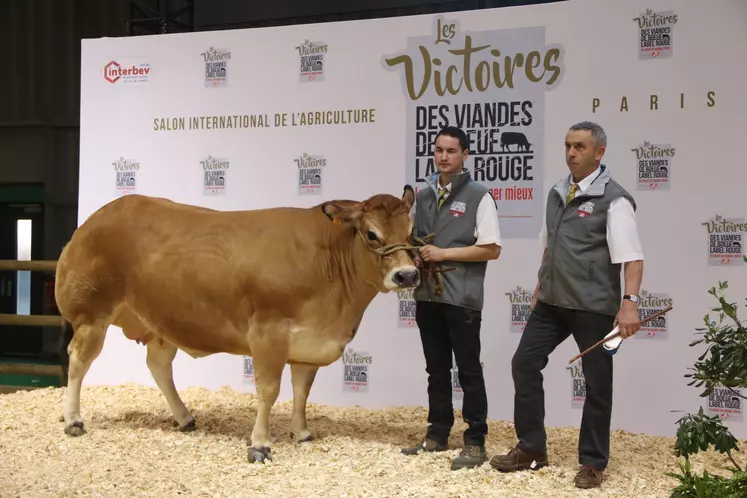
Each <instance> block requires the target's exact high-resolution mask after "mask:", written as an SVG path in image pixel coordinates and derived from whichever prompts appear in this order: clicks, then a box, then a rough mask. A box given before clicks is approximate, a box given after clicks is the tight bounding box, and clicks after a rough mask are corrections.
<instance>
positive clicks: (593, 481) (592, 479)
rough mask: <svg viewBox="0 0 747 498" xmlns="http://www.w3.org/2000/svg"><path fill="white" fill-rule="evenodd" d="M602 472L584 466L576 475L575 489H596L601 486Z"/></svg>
mask: <svg viewBox="0 0 747 498" xmlns="http://www.w3.org/2000/svg"><path fill="white" fill-rule="evenodd" d="M603 478H604V472H603V471H601V470H599V469H595V468H594V467H589V466H588V465H584V466H582V467H581V469H580V470H579V471H578V474H576V487H577V488H582V489H589V488H598V487H600V486H601V485H602V479H603Z"/></svg>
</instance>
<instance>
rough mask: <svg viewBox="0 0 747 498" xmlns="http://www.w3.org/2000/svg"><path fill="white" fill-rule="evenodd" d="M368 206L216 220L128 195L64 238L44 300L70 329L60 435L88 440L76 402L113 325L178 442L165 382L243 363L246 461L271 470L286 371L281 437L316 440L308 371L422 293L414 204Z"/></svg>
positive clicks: (170, 384) (216, 214) (261, 212)
mask: <svg viewBox="0 0 747 498" xmlns="http://www.w3.org/2000/svg"><path fill="white" fill-rule="evenodd" d="M414 195H415V194H414V191H413V189H412V187H410V186H409V185H408V186H406V187H405V191H404V193H403V195H402V197H401V198H398V197H395V196H392V195H389V194H379V195H374V196H372V197H370V198H369V199H367V200H365V201H351V200H339V201H329V202H324V203H321V204H318V205H316V206H314V207H311V208H291V207H277V208H267V209H257V210H243V211H217V210H213V209H208V208H205V207H198V206H192V205H187V204H182V203H177V202H174V201H172V200H169V199H165V198H158V197H149V196H145V195H139V194H131V195H126V196H123V197H120V198H118V199H116V200H114V201H111V202H109V203H107V204H105V205H104V206H102V207H101V208H99V209H98V210H97V211H96V212H94V213H93V214H92V215H91V216H90V217H88V219H87V220H86V221H85V222H84V223H83V224H82V225H81V226H80V227H79V228H78V229H77V230H76V231H75V232H74V233H73V236H72V237H71V239H70V241H69V242H68V244H67V245H66V246H65V247H64V248H63V250H62V252H61V254H60V257H59V260H58V264H57V269H56V280H55V298H56V301H57V306H58V309H59V312H60V314H61V315H62V317H63V318H64V319H65V320H66V321H68V322H69V323H70V324H71V326H72V328H73V331H74V332H73V337H72V340H71V341H70V343H69V345H68V354H69V369H68V383H67V392H66V398H65V400H64V410H63V415H62V421H64V424H65V428H64V432H65V433H66V434H68V435H69V436H80V435H83V434H85V432H86V431H85V427H84V422H83V418H82V417H81V415H80V391H81V385H82V383H83V378H84V376H85V375H86V373H87V372H88V369H89V368H90V366H91V363H92V362H93V361H94V360H95V359H96V357H97V356H98V355H99V353H100V352H101V350H102V347H103V344H104V338H105V335H106V332H107V329H108V327H109V326H110V325H114V326H117V327H119V328H121V329H122V331H123V333H124V335H125V336H126V337H127V338H128V339H131V340H134V341H137V342H139V343H142V344H145V347H146V348H147V354H146V364H147V366H148V368H149V370H150V372H151V374H152V376H153V379H154V380H155V382H156V385H157V386H158V388H159V389H160V390H161V392H162V393H163V395H164V397H165V398H166V401H167V403H168V405H169V408H170V410H171V413H172V415H173V417H174V419H175V424H176V425H178V426H179V429H180V430H182V431H192V430H194V429H195V419H194V417H193V416H192V414H191V413H190V412H189V410H188V409H187V407H186V406H185V405H184V403H183V402H182V400H181V398H180V397H179V394H178V393H177V391H176V388H175V386H174V380H173V370H172V361H173V359H174V357H175V355H176V353H177V350H179V349H181V350H182V351H184V352H186V353H187V354H189V355H190V356H191V357H193V358H202V357H206V356H209V355H212V354H216V353H229V354H235V355H246V356H251V357H252V358H253V362H254V368H255V380H256V389H257V399H258V409H257V418H256V421H255V424H254V427H253V430H252V433H251V436H250V441H249V444H248V445H249V448H248V459H249V461H251V462H265V461H266V460H272V452H271V448H270V439H269V420H270V412H271V409H272V406H273V405H274V403H275V401H276V400H277V397H278V392H279V390H280V381H281V375H282V372H283V369H284V367H285V365H290V371H291V380H292V385H293V415H292V421H291V437H293V438H295V439H296V440H297V441H299V442H305V441H311V440H313V435H312V433H311V431H309V429H308V428H307V422H306V401H307V399H308V396H309V391H310V389H311V386H312V384H313V382H314V378H315V376H316V373H317V370H318V369H319V368H320V367H323V366H327V365H330V364H331V363H333V362H335V361H337V360H338V359H339V358H340V357H341V356H342V354H343V351H344V349H345V347H346V345H347V344H348V343H349V342H350V341H351V340H352V339H353V338H354V337H355V335H356V332H357V331H358V327H359V325H360V323H361V320H362V318H363V315H364V313H365V311H366V309H367V307H368V305H369V304H370V303H371V301H372V300H373V299H374V298H375V297H376V296H377V295H378V293H388V292H390V291H404V290H407V289H412V288H414V287H416V286H417V285H419V282H420V272H419V270H418V268H417V267H416V266H415V264H414V261H413V259H412V258H413V256H414V253H411V251H413V250H414V249H415V248H414V247H413V246H412V245H410V240H411V234H412V221H411V220H410V217H409V212H410V208H411V207H412V204H413V201H414Z"/></svg>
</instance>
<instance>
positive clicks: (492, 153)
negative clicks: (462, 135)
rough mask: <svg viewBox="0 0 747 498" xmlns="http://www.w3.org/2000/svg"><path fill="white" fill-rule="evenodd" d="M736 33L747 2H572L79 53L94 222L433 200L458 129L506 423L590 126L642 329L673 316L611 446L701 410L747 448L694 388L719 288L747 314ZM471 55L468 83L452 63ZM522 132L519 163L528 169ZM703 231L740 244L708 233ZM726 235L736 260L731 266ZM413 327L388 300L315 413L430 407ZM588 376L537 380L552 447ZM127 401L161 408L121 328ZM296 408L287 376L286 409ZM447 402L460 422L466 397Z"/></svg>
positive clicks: (499, 406) (228, 361)
mask: <svg viewBox="0 0 747 498" xmlns="http://www.w3.org/2000/svg"><path fill="white" fill-rule="evenodd" d="M745 22H747V2H744V1H743V0H712V1H709V2H703V1H702V0H679V1H674V0H647V1H639V0H629V1H626V2H619V1H613V0H604V1H600V0H593V1H592V0H575V1H570V2H564V3H556V4H548V5H540V6H531V7H517V8H504V9H497V10H482V11H476V12H462V13H454V14H448V15H444V16H417V17H407V18H392V19H381V20H370V21H358V22H345V23H329V24H317V25H307V26H291V27H277V28H270V29H253V30H235V31H215V32H202V33H192V34H183V35H160V36H144V37H135V38H120V39H97V40H84V41H83V45H82V88H81V96H82V103H81V166H80V204H79V206H80V214H79V222H80V223H82V222H83V221H84V220H85V219H86V218H87V217H88V216H89V215H90V214H91V213H92V212H93V211H94V210H96V209H97V208H99V207H100V206H101V205H103V204H105V203H106V202H109V201H110V200H112V199H114V198H115V197H116V196H118V195H124V194H127V193H129V192H138V193H143V194H150V195H156V196H164V197H168V198H171V199H173V200H175V201H181V202H186V203H191V204H198V205H203V206H209V207H212V208H217V209H224V210H235V209H253V208H264V207H269V206H301V207H309V206H312V205H315V204H317V203H320V202H322V201H324V200H328V199H333V198H357V199H363V198H366V197H368V196H370V195H372V194H374V193H379V192H388V193H392V194H395V195H399V194H401V192H402V188H403V185H404V184H405V183H406V182H407V183H411V184H414V185H416V186H418V187H422V186H423V183H422V177H423V175H424V174H425V173H426V172H428V160H429V154H430V149H429V148H428V144H429V143H430V142H432V140H433V136H434V134H435V131H436V130H437V129H438V128H439V127H440V126H442V125H444V124H446V123H447V122H448V123H449V124H461V125H463V126H464V127H465V129H467V130H469V133H470V136H471V137H472V139H473V143H472V149H473V150H474V151H475V154H474V155H473V156H472V157H471V158H470V159H469V161H468V163H467V166H468V167H469V168H470V169H473V171H474V175H475V178H476V179H478V180H480V181H484V182H485V184H486V185H488V187H489V188H491V189H492V191H493V192H494V194H495V197H496V199H497V202H498V207H499V210H500V224H501V230H502V235H503V253H502V255H501V258H500V259H499V260H498V261H497V262H491V263H490V265H489V269H488V275H487V280H486V283H485V286H486V292H487V296H486V306H485V310H484V314H483V328H482V338H483V353H482V358H483V362H484V368H485V375H486V382H487V389H488V394H489V410H490V413H489V416H490V418H494V419H495V418H500V419H509V420H510V419H511V418H512V414H513V384H512V380H511V367H510V360H511V356H512V355H513V353H514V351H515V349H516V346H517V344H518V341H519V338H520V336H521V330H522V328H523V320H524V319H525V317H526V311H527V306H528V302H529V299H530V295H529V293H530V292H531V290H532V289H533V288H534V285H535V283H536V275H537V269H538V265H539V262H540V255H541V247H540V243H539V238H538V235H539V232H540V227H541V223H542V212H543V206H544V203H545V199H546V197H547V192H548V191H549V189H550V188H551V186H552V185H553V184H554V183H555V182H556V181H557V180H559V179H560V178H561V177H562V176H563V175H565V174H567V168H566V165H565V162H564V146H563V140H564V136H565V132H566V130H567V129H568V127H569V126H570V125H572V124H573V123H575V122H578V121H582V120H593V121H596V122H598V123H600V124H601V125H602V126H603V127H604V128H605V129H606V131H607V133H608V141H609V142H608V149H607V153H606V155H605V157H604V163H605V164H607V165H608V166H609V167H610V168H611V170H612V174H613V176H614V177H615V178H616V179H617V180H618V181H619V182H620V183H621V184H622V185H624V186H625V187H626V188H628V189H629V190H630V191H631V193H633V195H634V196H635V198H636V201H637V204H638V219H639V220H640V234H641V238H642V242H643V246H644V251H645V258H646V263H645V272H644V280H643V289H644V291H645V292H646V293H647V294H648V296H649V297H648V298H646V299H645V301H644V309H645V310H647V311H646V312H648V313H650V312H651V310H652V309H654V310H655V309H660V308H662V307H665V306H666V305H667V304H669V303H672V304H673V305H674V310H673V311H672V312H670V313H669V315H668V316H667V318H666V320H661V321H660V322H659V323H657V324H655V325H656V326H657V328H652V329H650V330H644V331H642V332H641V333H639V334H638V335H637V336H636V338H634V339H631V340H629V341H626V342H625V343H624V344H623V346H622V348H621V350H620V351H619V353H618V354H617V356H616V357H615V405H614V413H613V418H612V423H613V426H614V428H621V429H625V430H629V431H638V432H646V433H650V434H665V435H671V434H673V433H674V431H675V430H676V426H675V425H674V422H675V420H676V419H677V418H678V417H679V416H680V414H679V413H672V410H690V411H696V410H697V408H698V406H700V404H701V403H702V404H704V405H705V406H706V407H707V408H708V409H709V410H711V412H712V413H722V414H723V416H724V417H726V418H727V420H728V423H729V424H731V425H732V428H733V430H734V431H735V433H736V434H737V435H739V436H740V437H745V436H747V430H746V429H745V426H744V425H743V423H742V410H741V408H740V406H741V405H737V406H732V405H731V404H729V403H728V401H729V399H728V396H727V397H726V401H722V400H714V401H717V403H713V404H714V405H716V406H713V407H710V408H709V402H708V400H706V399H703V398H699V397H698V394H699V391H698V390H697V389H695V388H691V387H687V386H686V379H684V378H683V374H685V373H686V372H687V368H688V367H689V366H691V365H692V362H693V361H694V360H695V358H696V357H697V356H698V354H699V352H698V351H695V350H693V349H692V348H689V347H688V343H689V342H690V341H691V340H692V339H693V338H694V335H693V334H694V329H695V328H696V327H700V326H701V324H702V317H703V316H704V314H705V313H707V312H708V311H709V309H710V308H711V307H712V305H713V304H714V303H715V301H713V300H712V298H711V297H710V296H709V295H708V293H707V290H708V288H709V287H710V286H712V285H714V284H716V283H717V282H718V281H719V280H728V281H729V282H730V284H731V285H730V294H729V296H730V298H731V300H732V301H736V300H739V301H742V298H743V297H745V296H746V295H747V278H746V277H747V268H745V266H744V265H743V264H742V263H741V259H740V258H739V257H738V256H739V255H740V254H742V249H741V247H737V246H734V245H733V242H734V241H737V242H740V243H741V242H743V241H742V237H743V236H744V232H745V230H747V226H745V225H744V224H743V223H744V219H745V217H746V216H747V206H746V205H745V202H744V199H743V198H742V193H743V184H744V181H743V180H744V179H745V173H744V167H745V164H746V163H745V160H744V153H743V148H742V147H740V144H741V143H743V142H742V141H743V140H744V138H743V135H744V130H745V128H744V124H743V118H744V116H745V115H747V99H746V98H745V91H744V81H745V79H747V69H745V66H744V65H743V64H741V63H740V61H741V60H742V57H741V56H742V52H743V48H744V47H745V46H747V30H745V29H744V25H745ZM468 37H469V40H468ZM467 43H471V46H472V50H473V52H472V53H471V54H470V60H469V61H467V62H465V56H464V55H463V53H461V54H460V52H458V51H459V50H464V48H465V45H466V44H467ZM455 52H456V53H455ZM424 57H427V58H428V59H424ZM424 60H427V61H428V64H426V63H425V62H424ZM410 61H411V62H410ZM511 67H513V72H512V76H509V77H508V80H507V72H508V71H510V68H511ZM527 67H528V68H529V69H530V70H529V71H527V70H526V68H527ZM428 69H430V72H431V73H430V79H428V77H427V76H426V77H425V78H426V79H425V82H424V79H423V78H424V74H426V70H428ZM465 70H466V74H465ZM408 71H410V73H411V75H410V80H409V81H410V83H409V84H410V86H411V88H412V90H409V89H408V88H409V87H408ZM410 91H412V95H411V94H410ZM449 92H451V93H449ZM421 94H422V95H421ZM320 120H321V122H320ZM516 132H518V133H521V134H523V137H525V139H526V142H527V143H526V144H525V145H526V147H522V148H521V149H520V150H518V151H517V145H516V144H519V145H522V144H524V138H523V137H522V136H519V135H510V133H516ZM486 137H487V138H486ZM502 142H503V144H504V145H505V143H506V142H508V144H509V147H508V149H506V148H504V147H502ZM641 172H643V173H641ZM654 187H655V188H654ZM724 220H727V221H728V223H727V224H724ZM711 221H713V222H714V224H716V225H718V226H719V227H722V226H726V231H725V232H723V231H714V232H713V233H709V230H708V226H707V224H708V223H709V222H711ZM132 222H133V223H137V220H132ZM739 223H742V224H741V225H740V224H739ZM719 230H721V229H720V228H719ZM723 235H732V236H733V237H732V238H726V239H724V240H727V239H728V244H726V245H732V247H734V249H729V251H731V252H732V253H735V254H730V253H728V252H724V251H725V249H721V248H720V247H722V246H724V244H720V242H719V240H720V238H719V237H718V236H723ZM712 236H717V237H715V238H714V237H712ZM712 243H713V244H714V245H713V248H715V249H714V251H715V252H714V253H713V254H711V249H712V246H711V244H712ZM267 257H268V258H271V257H272V255H271V254H268V255H267ZM184 292H189V289H184ZM410 304H411V303H410ZM411 310H412V307H411V306H410V305H409V304H408V301H407V300H403V301H402V302H400V300H399V299H398V296H397V295H396V294H389V295H380V296H379V297H377V298H376V299H375V300H374V302H373V303H372V305H371V306H370V308H369V309H368V311H367V313H366V315H365V316H364V320H363V323H362V325H361V327H360V331H359V333H358V335H357V336H356V338H355V340H354V341H353V342H352V344H351V345H350V350H349V351H348V352H346V355H345V357H344V358H342V359H340V361H338V362H337V363H335V364H333V365H331V366H329V367H327V368H324V369H322V370H321V371H320V373H319V375H318V377H317V381H316V383H315V385H314V388H313V390H312V393H311V397H310V401H311V402H316V403H328V404H332V405H361V406H366V407H387V406H393V405H423V406H427V396H426V373H425V363H424V360H423V355H422V350H421V345H420V339H419V335H418V331H417V328H416V327H415V325H414V323H413V320H410V319H409V318H408V316H407V313H408V312H410V311H411ZM577 352H578V349H577V346H576V345H575V343H574V342H573V339H572V338H571V339H569V340H568V341H566V342H565V343H564V344H562V345H561V346H560V347H559V348H558V349H557V350H556V351H555V353H554V354H553V355H552V358H551V361H550V364H549V365H548V367H547V368H546V370H545V372H544V373H545V392H546V407H547V418H546V423H547V424H548V425H572V426H576V425H578V424H579V423H580V420H581V403H582V401H583V389H582V387H583V382H582V381H581V380H580V377H579V375H580V368H578V367H574V368H569V367H568V361H569V359H570V358H571V357H572V356H573V355H574V354H576V353H577ZM355 355H357V356H355ZM361 357H369V358H368V360H361V359H360V358H361ZM346 362H347V364H348V366H350V365H355V364H358V365H363V366H362V367H360V368H359V369H358V370H355V369H348V370H346V369H345V364H346ZM346 371H347V372H348V376H347V377H346V376H345V375H346V374H345V373H346ZM360 371H365V372H366V375H365V378H364V377H363V376H362V375H361V374H360V373H356V372H360ZM175 378H176V383H177V387H178V388H179V389H183V388H186V387H188V386H205V387H207V388H219V387H221V386H225V385H227V386H231V387H232V388H234V389H238V390H245V391H250V392H251V391H253V390H254V387H253V385H252V376H251V361H249V360H247V359H244V358H241V357H238V356H229V355H215V356H212V357H209V358H205V359H200V360H194V359H192V358H190V357H189V356H187V355H186V354H183V353H181V352H180V353H179V355H178V356H177V359H176V361H175ZM122 382H137V383H141V384H145V385H153V386H154V385H155V383H154V381H153V380H152V378H151V376H150V373H149V371H148V369H147V367H146V364H145V349H144V347H143V346H140V345H138V344H136V343H134V342H131V341H128V340H126V339H125V338H124V336H123V335H122V334H121V332H120V331H119V329H116V328H115V327H112V328H111V329H110V331H109V334H108V335H107V339H106V343H105V347H104V350H103V352H102V354H101V356H100V357H99V359H98V360H97V361H96V362H95V363H94V364H93V367H92V368H91V370H90V373H89V374H88V376H87V378H86V384H117V383H122ZM579 388H581V389H579ZM291 398H292V391H291V386H290V376H289V372H288V370H286V372H285V376H284V380H283V387H282V391H281V396H280V400H288V399H291ZM454 398H455V407H457V408H459V407H460V401H459V399H460V392H459V389H458V385H455V386H454ZM84 403H85V401H84ZM732 408H736V409H732ZM719 410H720V411H719ZM423 424H424V426H425V420H424V421H423Z"/></svg>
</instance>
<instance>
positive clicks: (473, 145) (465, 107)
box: [382, 17, 564, 239]
mask: <svg viewBox="0 0 747 498" xmlns="http://www.w3.org/2000/svg"><path fill="white" fill-rule="evenodd" d="M562 61H563V49H562V48H561V47H560V46H558V45H550V46H548V45H546V43H545V28H544V27H530V28H517V29H505V30H488V31H466V30H465V31H462V30H461V29H460V27H459V23H458V22H456V21H450V20H447V19H445V18H443V17H437V18H436V19H435V21H434V32H433V34H431V35H425V36H415V37H410V38H408V44H407V48H406V49H405V50H404V51H403V52H401V53H397V54H393V55H387V56H384V57H383V58H382V64H383V65H384V67H385V68H387V69H388V70H389V71H397V72H398V73H399V75H400V77H401V81H402V87H403V91H404V94H405V96H406V98H407V101H408V102H407V118H406V119H407V123H406V126H407V128H406V129H407V138H406V143H407V149H406V155H405V158H406V159H405V164H406V165H407V166H406V175H405V182H406V183H409V184H411V185H414V186H415V188H416V191H417V190H419V189H420V188H423V187H424V186H425V185H426V184H425V178H426V177H427V176H429V175H431V174H432V173H434V172H436V171H437V170H436V169H435V166H434V161H433V144H434V141H435V138H436V134H437V133H438V131H439V129H440V128H442V127H443V126H447V125H452V126H458V127H460V128H462V129H463V130H464V131H465V133H467V136H468V137H469V140H470V144H469V149H470V154H471V156H470V157H471V159H469V160H468V164H465V166H466V167H467V168H470V166H471V168H470V169H471V171H472V178H473V179H474V180H475V181H477V182H479V183H481V184H482V185H484V186H486V187H487V188H488V189H490V193H491V195H492V196H493V198H494V199H495V200H496V202H497V204H498V208H499V210H500V213H501V214H500V216H501V218H502V219H503V221H502V224H501V233H502V234H503V235H504V237H506V238H529V239H531V238H537V237H538V236H539V233H540V229H541V224H542V215H543V207H544V199H543V198H542V197H543V194H542V192H543V187H542V180H543V175H544V170H545V168H544V162H545V159H544V153H543V148H542V144H543V143H544V142H545V137H544V134H545V91H547V90H549V89H552V88H555V87H556V86H557V85H558V84H559V83H560V81H561V79H562V75H563V69H564V66H563V62H562ZM470 163H471V164H470Z"/></svg>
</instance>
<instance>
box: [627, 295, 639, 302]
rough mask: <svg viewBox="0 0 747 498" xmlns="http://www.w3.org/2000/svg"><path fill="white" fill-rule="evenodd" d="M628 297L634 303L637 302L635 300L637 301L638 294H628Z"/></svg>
mask: <svg viewBox="0 0 747 498" xmlns="http://www.w3.org/2000/svg"><path fill="white" fill-rule="evenodd" d="M628 299H630V300H631V301H633V302H634V303H637V302H638V296H628Z"/></svg>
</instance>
